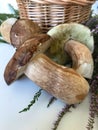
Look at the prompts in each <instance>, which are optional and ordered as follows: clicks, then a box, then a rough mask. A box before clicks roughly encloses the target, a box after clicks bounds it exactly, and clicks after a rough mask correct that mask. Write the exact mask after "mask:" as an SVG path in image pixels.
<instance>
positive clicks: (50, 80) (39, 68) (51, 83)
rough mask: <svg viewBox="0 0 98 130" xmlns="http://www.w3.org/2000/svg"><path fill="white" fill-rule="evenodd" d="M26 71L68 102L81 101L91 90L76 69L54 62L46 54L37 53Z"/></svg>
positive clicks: (44, 87)
mask: <svg viewBox="0 0 98 130" xmlns="http://www.w3.org/2000/svg"><path fill="white" fill-rule="evenodd" d="M24 73H25V75H26V76H27V77H28V78H29V79H31V80H32V81H33V82H35V83H36V84H37V85H39V86H40V87H41V88H42V89H44V90H46V91H47V92H49V93H50V94H52V95H53V96H54V97H56V98H60V99H61V100H63V101H65V102H66V103H68V104H75V103H79V102H81V101H82V100H83V99H84V98H85V97H86V95H87V94H88V91H89V84H88V82H87V81H86V80H85V79H84V78H83V77H82V76H81V75H79V74H78V73H77V72H76V71H75V70H73V69H71V68H67V67H64V66H61V65H59V64H57V63H55V62H53V61H52V60H51V59H50V58H48V57H47V56H46V55H44V54H38V55H36V56H35V57H34V58H33V59H32V61H31V62H29V64H28V66H27V68H26V70H25V72H24Z"/></svg>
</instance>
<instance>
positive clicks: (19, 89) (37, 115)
mask: <svg viewBox="0 0 98 130" xmlns="http://www.w3.org/2000/svg"><path fill="white" fill-rule="evenodd" d="M7 3H11V4H12V5H13V6H14V7H15V8H17V4H16V1H15V0H0V13H1V12H3V13H4V12H5V13H11V11H10V10H9V7H8V5H7ZM97 4H98V2H97ZM97 4H95V5H94V6H93V8H94V9H95V8H96V6H97ZM95 12H97V10H96V9H95ZM14 52H15V50H14V48H13V47H12V46H10V45H9V44H4V43H1V44H0V130H51V128H52V127H53V122H54V121H55V120H56V118H57V116H58V113H59V111H60V110H62V108H63V106H64V105H65V104H64V103H63V102H62V101H60V100H57V101H55V102H54V103H53V104H52V105H51V106H50V108H47V103H48V102H49V99H50V97H51V95H49V94H48V93H46V92H43V93H42V95H41V97H40V99H39V101H38V102H37V103H36V104H35V105H34V106H33V107H32V108H31V110H30V111H28V112H26V113H21V114H19V113H18V112H19V111H20V110H21V109H23V108H24V107H26V106H27V105H28V104H29V102H30V101H31V100H32V98H33V96H34V94H35V92H37V91H38V90H39V87H38V86H36V85H35V84H34V83H33V82H31V81H30V80H29V79H27V78H26V77H23V78H22V79H20V80H17V81H15V82H14V83H13V84H12V85H10V86H7V85H6V83H5V81H4V77H3V73H4V69H5V67H6V65H7V63H8V61H9V60H10V58H11V57H12V55H13V54H14ZM88 102H89V99H88V98H86V100H84V102H83V103H82V104H81V105H80V106H79V107H78V108H77V109H75V110H73V112H71V114H67V115H66V116H64V118H63V120H62V121H61V123H60V125H59V128H58V130H65V129H66V130H86V129H85V126H86V121H87V119H88V107H89V104H88ZM97 129H98V120H97V123H96V125H95V127H94V130H97Z"/></svg>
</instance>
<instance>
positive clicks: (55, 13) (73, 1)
mask: <svg viewBox="0 0 98 130" xmlns="http://www.w3.org/2000/svg"><path fill="white" fill-rule="evenodd" d="M16 1H17V4H18V8H19V12H20V18H24V19H32V20H33V21H35V22H37V23H38V24H39V26H40V27H41V28H42V30H43V32H47V31H48V30H49V29H51V28H52V27H54V26H56V25H58V24H61V23H69V22H77V23H82V22H85V21H86V20H87V19H88V18H89V15H90V11H91V6H92V4H93V3H94V2H95V0H16Z"/></svg>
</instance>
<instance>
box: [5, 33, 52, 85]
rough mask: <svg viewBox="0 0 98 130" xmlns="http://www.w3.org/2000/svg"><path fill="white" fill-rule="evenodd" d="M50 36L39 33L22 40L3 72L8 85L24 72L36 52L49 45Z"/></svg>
mask: <svg viewBox="0 0 98 130" xmlns="http://www.w3.org/2000/svg"><path fill="white" fill-rule="evenodd" d="M50 40H51V38H50V36H49V35H47V34H39V35H38V36H36V37H35V38H31V39H29V40H27V41H25V42H24V44H22V45H21V46H20V47H19V48H18V49H17V50H16V52H15V54H14V55H13V57H12V58H11V60H10V61H9V63H8V64H7V66H6V68H5V72H4V78H5V81H6V83H7V84H8V85H9V84H11V83H12V82H13V81H14V80H16V79H17V78H18V77H19V76H21V75H22V74H23V73H24V70H25V68H26V66H27V65H28V63H29V61H30V60H31V59H32V58H33V57H34V56H35V55H37V54H38V53H43V52H45V50H47V48H48V47H49V45H50V43H51V42H50Z"/></svg>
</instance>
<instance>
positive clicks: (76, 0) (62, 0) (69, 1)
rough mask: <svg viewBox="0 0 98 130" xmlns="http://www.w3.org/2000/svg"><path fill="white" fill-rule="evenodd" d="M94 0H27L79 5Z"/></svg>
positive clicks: (19, 0)
mask: <svg viewBox="0 0 98 130" xmlns="http://www.w3.org/2000/svg"><path fill="white" fill-rule="evenodd" d="M16 1H17V3H25V2H26V1H24V0H16ZM95 1H96V0H28V3H29V2H31V3H32V2H34V3H37V4H59V5H66V4H79V5H84V6H85V5H88V4H93V3H94V2H95Z"/></svg>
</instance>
